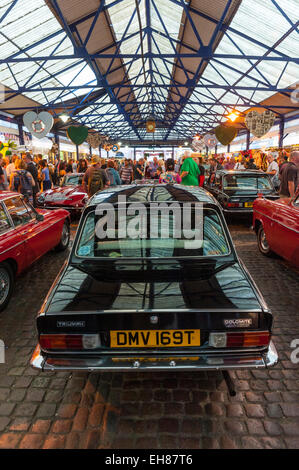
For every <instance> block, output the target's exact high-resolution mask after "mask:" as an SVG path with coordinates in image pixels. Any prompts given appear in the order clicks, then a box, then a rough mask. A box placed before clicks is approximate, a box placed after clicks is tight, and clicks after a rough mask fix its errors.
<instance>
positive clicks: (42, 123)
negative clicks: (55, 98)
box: [23, 111, 54, 139]
mask: <svg viewBox="0 0 299 470" xmlns="http://www.w3.org/2000/svg"><path fill="white" fill-rule="evenodd" d="M23 122H24V125H25V126H26V127H27V129H28V131H29V132H31V134H32V135H33V136H34V137H36V138H37V139H43V138H44V137H46V135H47V134H48V133H49V132H50V130H51V129H52V127H53V124H54V119H53V116H52V114H50V113H48V112H46V111H42V112H41V113H39V114H36V113H35V112H34V111H29V112H28V113H26V114H24V116H23Z"/></svg>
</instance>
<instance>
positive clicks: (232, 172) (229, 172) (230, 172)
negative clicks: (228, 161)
mask: <svg viewBox="0 0 299 470" xmlns="http://www.w3.org/2000/svg"><path fill="white" fill-rule="evenodd" d="M217 173H219V174H222V175H251V176H253V175H265V176H269V175H267V173H265V172H264V171H263V170H217Z"/></svg>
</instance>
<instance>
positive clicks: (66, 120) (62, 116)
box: [59, 113, 70, 123]
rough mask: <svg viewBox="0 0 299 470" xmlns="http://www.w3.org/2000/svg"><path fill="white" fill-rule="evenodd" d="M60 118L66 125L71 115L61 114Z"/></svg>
mask: <svg viewBox="0 0 299 470" xmlns="http://www.w3.org/2000/svg"><path fill="white" fill-rule="evenodd" d="M59 118H60V119H61V120H62V122H64V123H66V122H68V120H69V119H70V117H69V115H68V114H66V113H62V114H60V116H59Z"/></svg>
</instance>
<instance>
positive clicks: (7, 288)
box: [0, 263, 15, 312]
mask: <svg viewBox="0 0 299 470" xmlns="http://www.w3.org/2000/svg"><path fill="white" fill-rule="evenodd" d="M14 283H15V276H14V272H13V270H12V268H11V266H10V265H9V264H8V263H1V264H0V312H2V310H4V309H5V308H6V307H7V305H8V303H9V301H10V298H11V296H12V292H13V288H14Z"/></svg>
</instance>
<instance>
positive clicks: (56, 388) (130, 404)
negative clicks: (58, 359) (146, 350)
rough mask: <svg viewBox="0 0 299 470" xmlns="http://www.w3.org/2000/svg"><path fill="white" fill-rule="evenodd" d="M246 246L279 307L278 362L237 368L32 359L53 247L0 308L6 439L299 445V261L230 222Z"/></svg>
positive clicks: (71, 443)
mask: <svg viewBox="0 0 299 470" xmlns="http://www.w3.org/2000/svg"><path fill="white" fill-rule="evenodd" d="M230 228H231V232H232V235H233V238H234V241H235V244H236V247H237V250H238V253H239V255H240V257H241V259H242V260H243V262H244V263H245V265H246V266H247V268H248V270H249V271H250V273H251V275H252V276H253V278H254V279H255V281H256V282H257V284H258V286H259V288H260V290H261V291H262V293H263V295H264V296H265V299H266V301H267V302H268V304H269V306H270V307H271V308H272V310H273V312H274V315H275V328H274V335H275V336H274V341H275V344H276V347H277V349H278V352H279V358H280V360H279V363H278V364H277V365H276V366H275V367H274V368H272V369H270V370H259V371H237V372H236V373H234V374H233V377H234V379H235V385H236V389H237V396H236V397H234V398H231V397H229V395H228V393H227V390H226V386H225V384H224V383H223V382H222V380H221V375H220V373H217V372H205V373H197V374H195V373H179V374H176V373H165V372H164V373H163V372H162V373H140V372H139V373H138V372H136V373H114V374H112V373H101V374H94V373H92V374H85V373H62V372H60V373H40V372H39V371H35V370H33V369H32V368H31V367H30V366H29V359H30V356H31V353H32V351H33V349H34V347H35V345H36V336H35V328H34V319H35V315H36V312H37V310H38V308H39V307H40V305H41V303H42V301H43V299H44V297H45V295H46V294H47V291H48V289H49V286H50V284H51V283H52V281H53V280H54V278H55V277H56V274H57V272H58V270H59V268H60V267H61V265H62V263H63V261H64V259H65V256H66V254H57V253H54V252H53V253H49V254H48V255H46V256H45V257H44V258H43V259H42V260H41V261H39V262H38V263H37V264H36V265H34V266H33V267H32V268H31V269H30V270H29V271H28V272H27V273H25V274H24V275H22V276H21V278H20V279H18V282H17V286H16V289H15V293H14V296H13V299H12V301H11V303H10V306H9V307H8V308H7V309H6V311H5V312H2V313H1V314H0V338H1V339H3V340H4V341H5V344H6V347H7V350H6V364H4V365H0V448H22V449H24V448H27V449H28V448H29V449H33V448H43V449H50V448H55V449H58V448H81V449H87V448H88V449H94V448H105V449H108V448H111V449H115V448H138V449H139V448H142V449H148V448H153V449H159V448H171V449H186V448H205V449H208V448H299V400H298V398H299V365H294V364H292V363H291V361H290V359H289V357H290V353H291V351H292V350H291V348H290V343H291V341H292V340H293V339H295V338H299V307H298V306H299V282H298V281H299V275H298V271H296V270H295V269H294V268H292V267H291V266H289V265H288V264H287V263H286V262H284V261H283V260H281V259H279V258H274V259H267V258H264V257H263V256H262V255H260V254H259V252H258V249H257V245H256V240H255V235H254V234H253V233H252V232H251V231H250V229H249V227H248V226H247V227H246V226H245V225H231V226H230Z"/></svg>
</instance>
